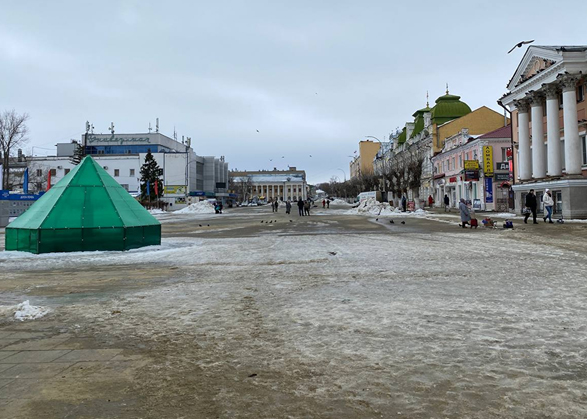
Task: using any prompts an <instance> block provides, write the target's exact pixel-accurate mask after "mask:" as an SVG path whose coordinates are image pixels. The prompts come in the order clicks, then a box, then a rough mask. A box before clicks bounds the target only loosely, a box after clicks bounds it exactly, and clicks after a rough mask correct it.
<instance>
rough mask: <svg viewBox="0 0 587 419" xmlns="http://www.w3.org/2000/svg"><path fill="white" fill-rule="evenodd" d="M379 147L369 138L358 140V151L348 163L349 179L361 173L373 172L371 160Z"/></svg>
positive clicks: (378, 144)
mask: <svg viewBox="0 0 587 419" xmlns="http://www.w3.org/2000/svg"><path fill="white" fill-rule="evenodd" d="M380 147H381V144H380V143H378V142H377V143H376V142H373V141H370V140H364V141H359V153H358V155H357V157H355V158H354V159H353V161H352V162H351V163H350V173H351V179H353V178H356V177H359V176H361V175H368V174H373V160H374V159H375V156H376V155H377V152H378V151H379V148H380Z"/></svg>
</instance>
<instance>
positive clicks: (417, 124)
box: [410, 106, 432, 138]
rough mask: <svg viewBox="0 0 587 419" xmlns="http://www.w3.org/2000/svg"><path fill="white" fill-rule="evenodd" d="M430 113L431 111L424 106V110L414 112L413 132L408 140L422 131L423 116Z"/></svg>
mask: <svg viewBox="0 0 587 419" xmlns="http://www.w3.org/2000/svg"><path fill="white" fill-rule="evenodd" d="M431 111H432V109H430V108H429V107H428V106H426V107H425V108H422V109H418V110H417V111H416V112H414V114H413V115H412V116H413V117H414V130H413V131H412V135H410V138H413V137H415V136H416V135H418V134H419V133H420V132H422V131H423V130H424V114H425V113H426V112H431Z"/></svg>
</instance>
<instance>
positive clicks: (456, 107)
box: [432, 92, 471, 125]
mask: <svg viewBox="0 0 587 419" xmlns="http://www.w3.org/2000/svg"><path fill="white" fill-rule="evenodd" d="M460 98H461V97H460V96H456V95H451V94H448V92H447V93H446V95H444V96H440V97H439V98H438V99H436V106H434V108H432V119H433V121H434V123H435V124H437V125H442V124H444V123H445V122H448V121H452V120H453V119H457V118H460V117H461V116H465V115H467V114H468V113H471V108H469V105H467V104H466V103H465V102H461V101H460V100H459V99H460Z"/></svg>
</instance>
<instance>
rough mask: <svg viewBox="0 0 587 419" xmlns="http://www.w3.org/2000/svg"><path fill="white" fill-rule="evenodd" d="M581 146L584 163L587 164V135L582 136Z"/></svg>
mask: <svg viewBox="0 0 587 419" xmlns="http://www.w3.org/2000/svg"><path fill="white" fill-rule="evenodd" d="M581 146H582V148H583V165H586V164H587V136H585V135H582V136H581Z"/></svg>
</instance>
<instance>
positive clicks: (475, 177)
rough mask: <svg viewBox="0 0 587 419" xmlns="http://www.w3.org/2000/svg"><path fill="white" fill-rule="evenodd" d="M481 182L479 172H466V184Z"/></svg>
mask: <svg viewBox="0 0 587 419" xmlns="http://www.w3.org/2000/svg"><path fill="white" fill-rule="evenodd" d="M472 180H479V170H465V182H469V181H472Z"/></svg>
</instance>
